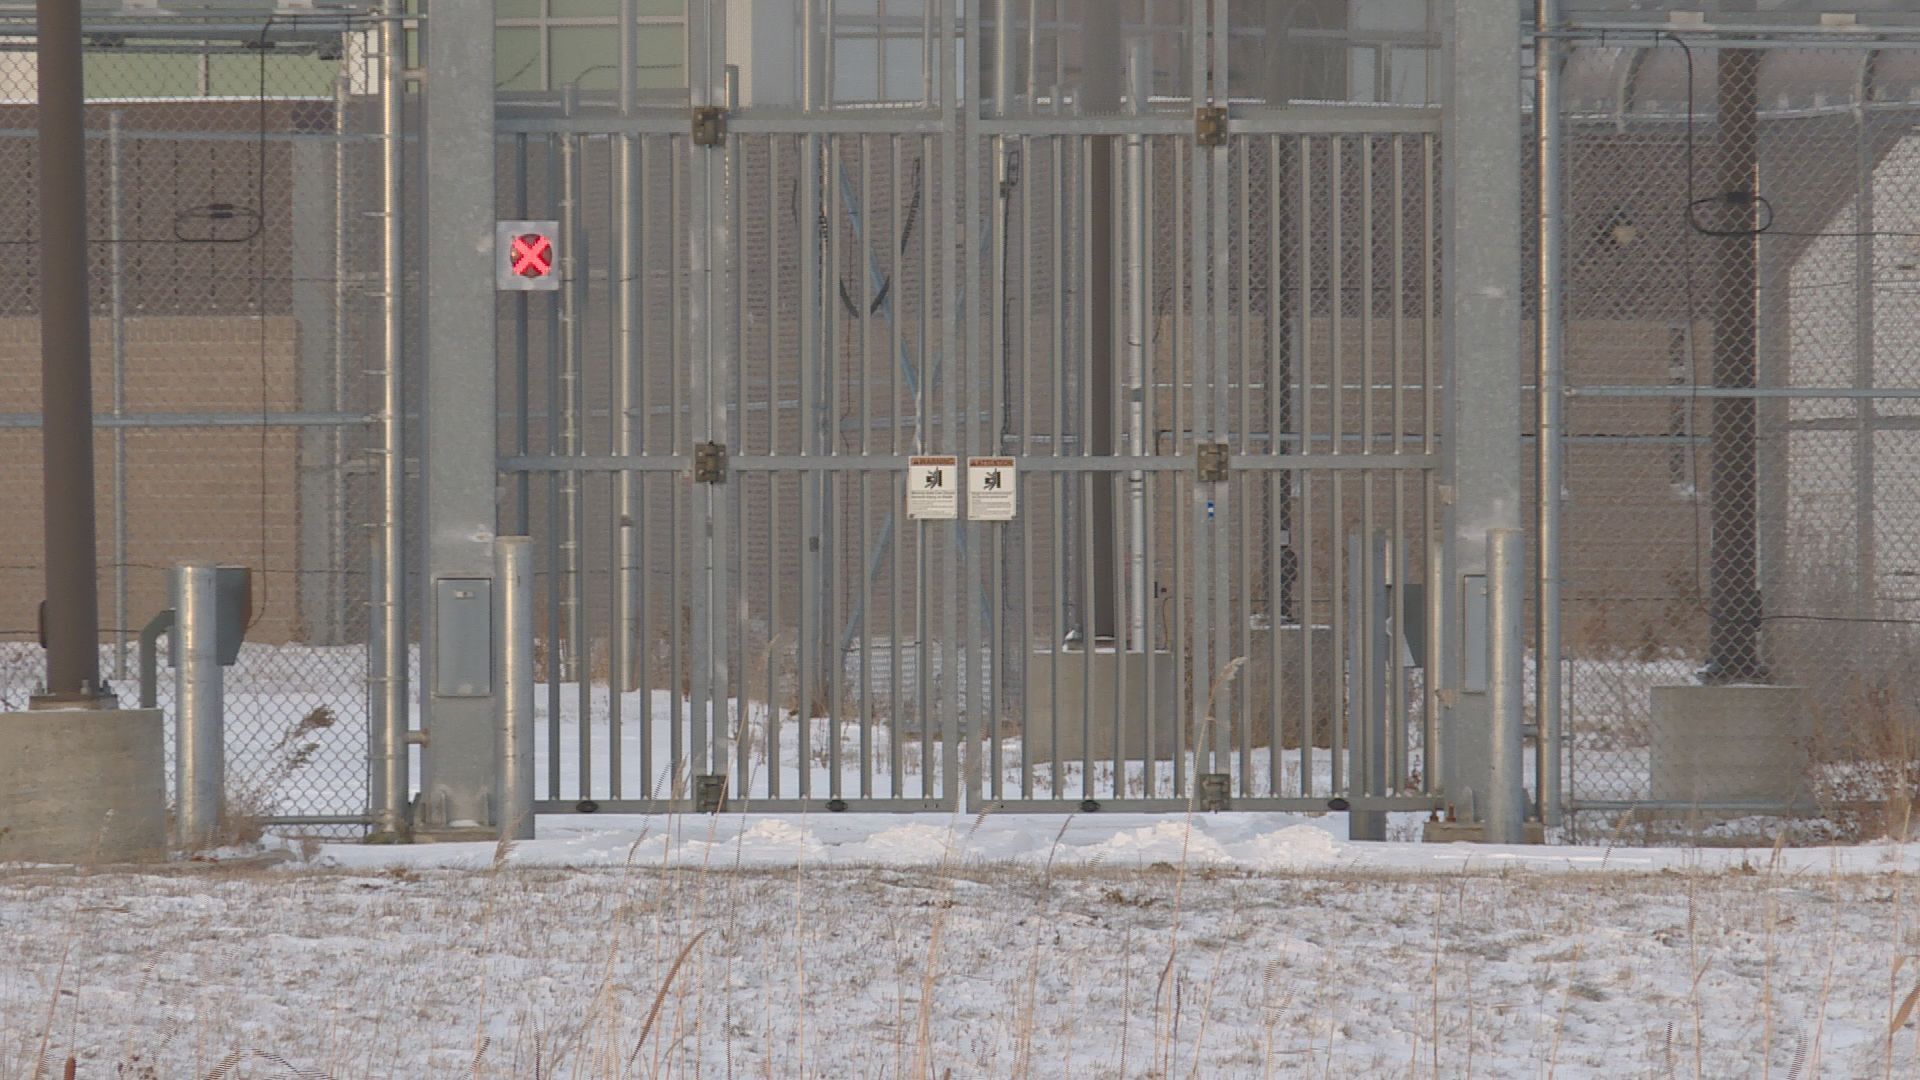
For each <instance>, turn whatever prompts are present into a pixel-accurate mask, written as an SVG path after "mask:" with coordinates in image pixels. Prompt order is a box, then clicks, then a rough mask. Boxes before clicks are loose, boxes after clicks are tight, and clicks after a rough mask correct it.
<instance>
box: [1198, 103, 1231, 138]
mask: <svg viewBox="0 0 1920 1080" xmlns="http://www.w3.org/2000/svg"><path fill="white" fill-rule="evenodd" d="M1193 139H1194V141H1195V142H1197V143H1199V144H1200V145H1201V146H1225V145H1227V109H1226V106H1224V105H1207V106H1204V107H1202V108H1198V109H1195V110H1193Z"/></svg>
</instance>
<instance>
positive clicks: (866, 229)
mask: <svg viewBox="0 0 1920 1080" xmlns="http://www.w3.org/2000/svg"><path fill="white" fill-rule="evenodd" d="M885 51H886V45H885V42H884V41H882V43H881V52H882V53H883V54H884V53H885ZM880 85H881V87H882V88H884V87H885V86H886V80H885V79H884V77H883V78H882V79H881V83H880ZM859 146H860V213H861V215H862V226H863V227H862V228H861V230H860V234H859V235H860V237H861V247H862V248H863V249H864V250H863V251H862V252H861V254H862V255H866V259H863V260H862V261H866V262H868V263H869V264H870V265H871V259H872V256H871V255H870V254H868V252H870V251H871V250H872V240H871V238H872V236H873V235H874V234H875V233H876V232H879V229H878V227H877V223H876V218H877V217H878V215H877V214H876V213H875V212H874V207H873V138H872V136H869V135H861V136H859ZM889 205H890V206H892V207H894V208H895V209H894V210H892V211H891V212H892V213H894V214H898V209H897V208H898V206H899V203H898V202H897V201H896V202H893V203H891V204H889ZM881 235H883V236H884V235H886V234H885V233H881ZM859 280H860V282H861V286H860V385H859V387H858V389H857V392H858V393H859V395H860V456H861V457H863V458H864V457H868V456H870V455H871V454H872V453H873V391H874V388H875V387H877V386H878V385H879V380H877V379H875V378H874V377H873V317H874V315H875V313H876V312H877V311H878V309H879V305H878V304H876V303H874V296H873V290H874V283H873V275H872V274H871V273H867V274H860V275H859ZM889 280H891V279H889ZM871 479H872V476H871V474H869V473H866V472H859V473H856V474H854V482H855V483H856V484H858V485H859V490H858V494H859V506H860V549H859V550H860V551H861V552H862V553H863V554H864V553H865V552H868V551H871V550H873V512H872V511H873V507H872V504H871V503H870V502H869V501H868V493H867V488H868V486H869V485H868V481H869V480H871ZM874 569H875V568H871V567H861V570H860V609H859V614H858V619H859V622H858V624H857V625H856V626H855V631H856V632H857V633H858V634H859V641H860V685H859V687H858V688H857V689H856V690H855V692H854V693H855V696H856V698H857V699H858V701H859V705H860V797H861V798H863V799H869V798H872V797H873V648H872V644H873V635H872V634H871V633H870V632H869V630H868V624H867V612H868V611H869V610H871V605H872V603H873V573H874Z"/></svg>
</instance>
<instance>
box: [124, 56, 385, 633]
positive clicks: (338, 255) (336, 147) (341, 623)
mask: <svg viewBox="0 0 1920 1080" xmlns="http://www.w3.org/2000/svg"><path fill="white" fill-rule="evenodd" d="M352 93H353V80H352V79H351V78H349V77H348V76H347V75H344V74H342V75H341V76H339V77H338V78H336V79H334V81H333V137H334V144H333V298H332V299H333V312H332V316H333V317H332V319H331V325H330V327H329V337H330V338H331V339H332V340H331V345H332V348H331V349H330V350H329V352H330V353H331V355H330V356H329V357H328V358H327V360H328V365H329V367H330V369H331V370H329V371H328V373H327V405H328V407H329V408H331V409H332V410H333V411H334V412H335V413H341V412H344V411H346V408H347V355H348V351H349V350H348V347H347V337H348V322H349V320H348V317H347V309H348V292H349V276H348V274H349V271H348V266H349V264H348V261H347V244H348V239H347V237H348V233H349V231H350V226H349V225H348V222H349V221H350V220H351V215H352V211H351V210H349V209H348V206H347V200H348V192H349V191H350V190H351V188H352V184H351V180H350V175H351V174H350V173H349V171H348V167H347V151H348V143H347V110H348V105H349V103H350V101H351V100H352ZM118 122H119V116H118V113H117V112H116V114H115V117H114V123H115V124H118ZM110 160H111V161H112V167H113V170H114V172H115V173H116V174H118V173H119V171H120V147H119V145H118V142H117V133H116V142H115V145H114V146H113V148H112V150H111V154H110ZM118 190H119V189H118V186H117V181H116V186H115V194H114V196H113V202H114V208H113V215H114V219H115V220H114V223H113V228H114V236H115V237H116V243H115V244H114V250H113V260H114V268H115V269H114V279H115V280H114V288H115V290H116V291H117V290H118V289H119V287H120V285H119V277H120V274H119V268H120V244H119V243H118V242H117V238H118V237H119V235H120V233H119V230H120V222H119V216H120V206H119V203H120V197H119V194H118ZM114 302H115V304H116V305H118V304H119V303H120V300H119V298H118V297H117V296H116V298H115V301H114ZM114 339H115V340H114V349H115V351H116V353H118V354H120V355H121V356H122V357H124V355H125V352H126V340H125V339H126V323H125V320H124V319H122V318H120V317H118V316H116V317H115V319H114ZM347 432H348V429H347V428H346V427H345V426H344V425H335V426H333V427H332V428H330V429H329V430H328V432H327V438H326V440H325V441H326V448H327V471H328V476H327V562H328V567H329V569H333V568H345V567H346V566H347V565H349V562H350V556H349V554H348V551H349V548H350V547H351V546H352V545H351V540H350V539H349V531H350V528H351V526H350V525H349V524H348V521H349V518H348V514H347V477H348V469H347V444H346V440H347ZM119 467H120V468H121V471H122V472H123V473H124V471H125V469H124V462H122V463H120V464H119ZM116 561H119V562H125V561H126V560H125V558H124V557H122V558H120V559H118V560H116ZM125 581H126V577H125V575H124V574H122V575H121V576H120V581H119V583H118V584H119V585H122V586H124V584H125ZM327 594H328V596H327V600H326V602H325V604H324V605H323V610H324V611H325V612H326V619H327V627H326V630H325V633H326V638H327V640H328V641H329V642H339V641H345V640H348V639H349V635H350V630H349V625H350V624H349V622H348V620H347V614H346V605H347V597H346V590H345V589H343V588H340V587H338V584H336V585H335V586H333V587H329V588H328V589H327ZM125 599H126V598H125V597H124V596H119V597H117V598H116V602H117V603H118V605H119V608H120V609H121V610H122V611H124V610H125V608H126V606H127V605H126V603H125ZM114 625H115V626H118V627H124V626H126V625H127V624H126V623H125V622H122V621H118V620H116V621H115V622H114Z"/></svg>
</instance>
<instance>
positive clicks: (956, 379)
mask: <svg viewBox="0 0 1920 1080" xmlns="http://www.w3.org/2000/svg"><path fill="white" fill-rule="evenodd" d="M966 17H967V22H966V29H965V41H966V56H967V63H968V66H969V67H971V68H972V69H973V70H972V71H971V72H969V74H968V78H967V86H968V87H969V88H971V87H974V86H978V85H979V82H978V77H979V57H980V51H979V43H980V5H979V4H975V3H969V4H967V5H966ZM955 74H958V71H957V69H956V70H955ZM952 101H953V104H954V105H955V107H956V108H957V107H958V106H959V105H960V102H961V98H960V96H959V89H958V88H957V87H956V88H955V89H954V94H953V98H952ZM969 109H970V110H971V109H972V105H971V103H970V104H969ZM974 114H975V115H977V111H975V113H974ZM953 131H954V134H955V135H956V136H958V135H959V134H960V131H959V125H958V124H957V123H956V124H955V125H954V128H953ZM961 149H962V152H961V153H960V154H958V155H955V157H956V159H957V161H958V163H959V165H960V170H961V181H962V187H963V188H964V190H965V191H966V193H967V204H966V205H967V209H968V213H967V216H966V219H965V225H964V226H963V229H964V230H965V231H964V233H963V237H959V238H956V240H959V241H960V242H964V243H966V245H967V260H968V263H969V265H968V266H967V267H965V268H963V267H961V266H959V265H958V263H957V260H958V258H959V247H960V243H958V242H956V243H953V244H949V245H947V248H946V250H947V259H948V265H949V274H948V280H949V281H951V282H953V283H954V284H955V285H957V286H959V288H960V292H961V295H960V302H959V303H957V304H955V305H953V307H952V308H951V309H950V310H949V311H948V318H947V321H946V328H945V336H946V342H945V349H944V354H945V356H946V361H947V366H948V373H947V384H946V387H945V390H946V393H945V395H944V397H945V404H946V420H945V424H946V432H945V434H946V438H945V439H944V440H943V441H944V442H945V444H946V445H947V446H950V447H955V448H956V449H957V448H958V446H959V445H964V444H963V443H961V440H962V439H964V438H965V431H964V429H963V427H962V421H961V417H962V409H963V408H967V407H968V406H969V404H970V403H969V402H967V401H966V400H964V398H965V387H966V383H965V381H964V380H965V379H966V378H967V376H968V375H969V374H970V372H969V370H968V369H969V368H970V367H971V366H972V365H970V364H968V363H967V362H966V359H963V358H962V356H961V351H960V337H959V335H960V334H961V332H962V321H961V320H962V318H963V316H962V314H961V313H962V311H965V312H966V313H967V314H968V316H972V315H973V314H975V313H977V312H978V311H979V310H980V289H979V286H980V275H979V273H978V265H979V259H980V254H979V250H978V248H977V247H976V246H975V242H974V239H973V236H972V232H973V229H974V227H975V225H976V223H977V222H978V221H979V220H980V216H979V208H980V204H979V183H980V176H979V170H980V138H979V136H978V135H975V134H974V133H973V132H972V131H971V130H968V131H967V132H966V133H965V143H964V145H963V146H962V148H961ZM965 333H966V335H967V342H968V349H969V352H971V350H973V349H975V348H978V342H979V337H980V336H979V333H978V331H976V330H974V329H973V328H972V327H967V328H966V331H965ZM947 535H948V543H949V546H948V549H947V556H948V557H947V560H946V566H947V581H946V590H945V591H946V601H947V608H946V616H947V617H946V633H945V639H946V659H945V661H944V662H943V664H942V679H943V682H944V684H945V686H946V691H947V709H946V720H947V725H948V728H947V744H946V771H947V792H948V795H949V797H950V798H953V799H955V800H960V799H966V798H968V797H969V796H970V795H971V793H972V792H971V785H970V784H969V783H968V782H967V779H966V778H965V777H963V776H962V774H961V771H960V770H961V768H962V762H961V760H960V746H961V743H962V742H963V741H966V740H967V738H968V733H967V730H966V728H967V724H966V720H967V717H964V716H963V715H962V714H961V712H960V709H961V698H960V685H961V680H962V679H963V678H964V677H965V672H964V668H965V663H966V660H965V650H966V644H967V639H963V638H962V637H961V636H960V634H961V623H960V610H959V609H960V607H961V605H962V603H963V601H962V600H961V598H960V597H961V589H960V584H961V577H960V551H961V545H962V544H963V543H965V536H966V526H965V525H964V524H962V523H960V522H955V523H953V524H952V525H950V526H948V527H947ZM967 607H968V608H969V620H971V616H972V605H970V604H969V605H967ZM968 756H969V757H970V758H971V757H972V755H971V754H969V755H968ZM968 767H971V763H969V764H968ZM955 805H956V806H957V805H960V804H959V802H957V801H956V802H955ZM968 805H971V803H970V802H969V803H968Z"/></svg>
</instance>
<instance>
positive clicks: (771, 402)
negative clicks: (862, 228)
mask: <svg viewBox="0 0 1920 1080" xmlns="http://www.w3.org/2000/svg"><path fill="white" fill-rule="evenodd" d="M782 141H783V140H782V138H781V137H780V136H777V135H776V136H773V137H771V138H769V139H768V140H767V208H766V209H767V266H766V271H767V280H766V288H767V311H768V315H769V322H768V328H767V453H769V454H779V453H784V452H785V445H784V444H783V443H782V442H781V438H780V412H781V397H780V342H781V339H782V335H781V334H780V333H779V332H778V330H777V328H778V327H780V326H782V325H785V322H784V320H783V318H782V315H781V309H780V294H781V284H782V279H783V275H782V267H781V263H780V260H781V258H782V257H783V256H782V254H781V251H780V226H781V220H780V218H781V214H780V186H781V185H780V180H781V177H782V173H781V171H780V169H781V161H780V146H781V144H782ZM795 224H796V226H797V227H798V228H799V229H801V230H802V231H805V229H806V227H807V226H806V220H805V215H804V214H803V215H801V220H800V221H798V222H796V223H795ZM742 235H744V234H742ZM744 273H745V272H744V271H742V275H743V276H744ZM803 480H804V478H803ZM784 516H785V514H783V513H782V507H781V505H780V477H779V474H776V473H768V474H767V655H766V665H767V721H766V740H767V743H766V745H767V797H768V798H769V799H778V798H780V797H781V791H780V788H781V785H780V737H781V729H782V726H783V720H782V718H781V715H780V681H779V676H778V672H779V670H780V657H779V653H780V652H781V651H782V650H783V649H784V646H782V645H781V644H780V639H781V635H782V634H783V633H784V632H785V631H784V627H785V626H786V623H785V621H783V619H782V618H781V605H780V598H781V596H782V595H784V594H785V592H786V581H785V580H784V578H783V575H782V574H781V573H780V561H781V555H782V553H783V552H784V551H785V550H786V549H785V548H784V547H782V546H781V542H780V534H781V529H780V519H781V518H782V517H784ZM741 584H742V585H743V586H744V585H745V582H744V581H743V582H742V583H741ZM743 741H744V740H743ZM741 783H742V784H745V783H746V778H745V777H744V776H743V777H741Z"/></svg>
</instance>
